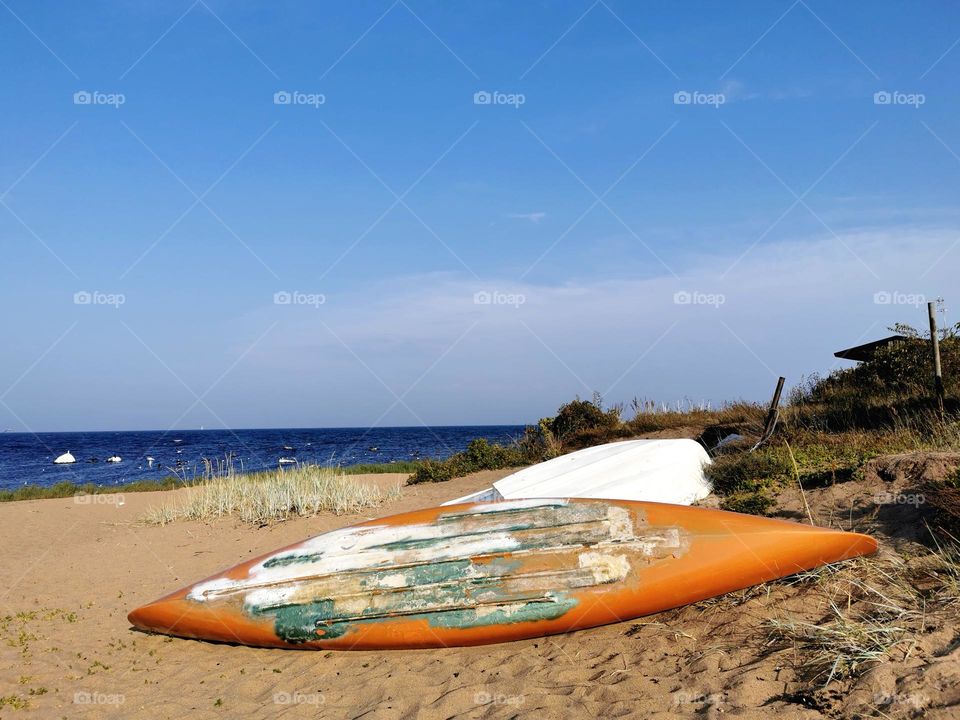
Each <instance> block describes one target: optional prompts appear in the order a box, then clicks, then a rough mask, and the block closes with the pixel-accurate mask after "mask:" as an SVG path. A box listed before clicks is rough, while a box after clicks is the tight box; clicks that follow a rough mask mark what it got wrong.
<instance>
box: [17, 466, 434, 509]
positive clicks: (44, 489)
mask: <svg viewBox="0 0 960 720" xmlns="http://www.w3.org/2000/svg"><path fill="white" fill-rule="evenodd" d="M421 464H422V461H402V460H401V461H396V462H389V463H379V464H370V463H368V464H365V465H348V466H346V467H342V468H341V467H336V468H330V470H333V471H336V472H339V473H342V474H344V475H375V474H381V473H405V474H408V475H409V474H412V473H414V472H416V471H417V469H418V468H419V467H420V466H421ZM310 467H314V466H310ZM288 472H289V471H288ZM209 474H210V473H209V471H208V472H207V473H206V474H205V475H202V476H200V477H199V478H197V479H194V480H187V479H184V478H181V477H179V476H176V475H169V476H167V477H165V478H162V479H160V480H136V481H134V482H130V483H126V484H124V485H95V484H93V483H74V482H69V481H64V482H58V483H56V484H55V485H46V486H45V485H24V486H23V487H19V488H17V489H15V490H0V502H15V501H17V500H48V499H51V498H65V497H73V496H75V495H103V494H110V493H135V492H157V491H159V490H176V489H177V488H182V487H188V486H191V485H195V484H198V483H201V482H206V481H207V480H208V479H209ZM270 474H271V473H269V472H267V473H263V472H252V473H250V475H251V476H258V477H259V476H266V475H270Z"/></svg>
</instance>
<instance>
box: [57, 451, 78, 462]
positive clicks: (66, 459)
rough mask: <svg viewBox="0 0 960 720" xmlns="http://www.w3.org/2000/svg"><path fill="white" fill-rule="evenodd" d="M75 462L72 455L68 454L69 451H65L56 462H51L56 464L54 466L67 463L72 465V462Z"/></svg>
mask: <svg viewBox="0 0 960 720" xmlns="http://www.w3.org/2000/svg"><path fill="white" fill-rule="evenodd" d="M76 461H77V459H76V458H75V457H74V456H73V455H71V454H70V451H69V450H67V451H66V452H65V453H64V454H63V455H61V456H60V457H58V458H57V459H56V460H54V461H53V462H54V464H56V465H65V464H67V463H74V462H76Z"/></svg>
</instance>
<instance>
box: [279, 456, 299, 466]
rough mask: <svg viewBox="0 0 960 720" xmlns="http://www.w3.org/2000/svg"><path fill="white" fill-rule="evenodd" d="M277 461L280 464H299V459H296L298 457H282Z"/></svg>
mask: <svg viewBox="0 0 960 720" xmlns="http://www.w3.org/2000/svg"><path fill="white" fill-rule="evenodd" d="M277 462H278V463H279V464H280V465H296V464H297V459H296V458H288V457H282V458H280V459H279V460H277Z"/></svg>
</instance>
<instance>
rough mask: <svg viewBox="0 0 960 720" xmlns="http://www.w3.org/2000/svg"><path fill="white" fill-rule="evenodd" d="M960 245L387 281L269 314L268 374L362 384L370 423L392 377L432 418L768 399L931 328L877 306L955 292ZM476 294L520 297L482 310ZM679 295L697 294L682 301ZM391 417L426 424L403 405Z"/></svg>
mask: <svg viewBox="0 0 960 720" xmlns="http://www.w3.org/2000/svg"><path fill="white" fill-rule="evenodd" d="M956 237H957V234H956V233H955V232H953V231H942V232H938V231H933V230H928V231H921V230H915V229H902V230H896V231H894V230H889V231H866V230H865V231H861V232H857V233H848V234H846V235H844V236H843V237H841V238H840V240H837V239H836V238H834V237H832V236H831V237H826V238H819V239H815V240H811V241H804V242H792V243H780V244H776V245H760V246H758V247H756V248H754V249H753V250H752V251H750V252H749V253H748V254H747V255H746V256H744V257H743V258H742V259H741V260H740V261H739V262H738V263H737V264H736V265H734V266H733V269H732V270H731V271H730V272H729V274H726V273H725V271H726V270H727V269H728V268H730V267H731V265H732V264H733V261H734V259H735V258H736V256H737V255H738V254H739V253H740V252H742V248H736V249H734V248H718V249H717V250H716V251H715V252H712V253H710V254H704V255H701V256H700V257H699V259H698V260H697V261H696V262H695V263H694V264H692V265H691V266H690V267H689V268H688V269H687V270H685V271H683V272H681V273H680V277H679V278H673V277H669V276H668V277H654V278H650V279H638V280H615V281H614V280H602V279H581V280H577V281H573V280H571V281H570V282H569V283H566V284H560V285H537V284H532V283H522V282H517V281H515V280H510V279H509V278H490V279H484V280H482V281H476V280H474V279H471V278H465V277H462V276H459V275H456V274H432V275H425V276H417V277H406V278H398V279H392V280H385V281H378V282H375V283H372V284H371V285H369V286H368V287H366V288H364V289H363V290H362V291H357V292H353V293H350V294H348V295H344V296H340V297H337V296H335V295H331V296H330V297H329V299H328V302H327V304H326V305H324V306H323V307H321V308H319V309H317V308H302V309H293V310H292V311H291V309H290V308H286V307H280V308H270V309H269V310H265V311H263V312H265V313H267V314H269V315H270V316H271V319H276V320H278V321H279V322H280V326H278V331H277V332H276V334H275V335H274V337H278V338H282V339H281V340H279V341H278V342H276V343H274V344H273V345H272V346H271V347H270V348H269V349H267V348H262V349H260V350H259V351H258V354H259V358H258V363H262V364H265V365H267V366H272V367H273V369H275V370H276V371H277V372H283V373H284V376H285V377H286V376H289V377H291V378H296V377H303V376H304V374H306V373H312V377H311V384H312V385H315V386H316V387H317V388H318V389H319V388H323V392H321V393H320V396H321V397H324V396H329V397H338V396H340V395H344V394H346V395H349V394H351V393H353V394H356V393H357V391H356V388H358V387H363V388H364V392H369V393H372V395H371V396H370V398H368V400H369V402H368V404H366V405H362V406H355V407H354V408H353V410H354V411H356V412H359V413H360V415H359V416H357V417H355V418H352V419H351V421H352V422H356V423H359V424H363V423H369V422H373V421H374V420H376V419H377V418H376V417H367V416H366V415H365V414H363V413H368V412H375V413H376V414H379V412H380V410H374V408H379V407H380V406H383V409H385V408H386V407H387V406H389V404H390V403H391V402H393V400H394V398H393V397H392V395H391V393H390V392H389V391H387V390H386V389H385V388H383V386H382V384H381V381H382V383H385V384H386V385H388V386H389V387H390V388H391V389H392V390H393V391H394V392H396V393H398V394H401V393H403V392H404V391H405V390H407V388H408V387H410V386H411V385H413V384H414V383H415V388H414V390H413V391H411V392H410V395H409V396H408V397H406V398H405V402H408V403H410V404H411V407H414V408H415V409H416V410H415V411H416V413H417V415H418V416H419V417H422V418H423V419H425V420H426V421H427V422H452V423H465V422H497V421H507V420H512V419H523V420H532V419H535V417H534V416H536V415H537V414H538V413H539V414H545V413H548V412H551V411H552V410H553V409H555V406H556V404H558V403H559V402H561V401H563V400H565V399H568V398H570V397H572V396H573V395H574V394H576V393H579V394H581V395H587V394H589V392H591V391H592V390H598V391H600V392H606V391H607V390H608V389H609V388H611V387H613V390H612V392H610V393H609V398H608V399H609V400H611V401H613V400H623V399H629V398H630V397H632V396H633V395H639V396H646V397H651V398H654V399H658V400H667V401H670V400H676V399H680V398H683V397H689V398H691V399H693V400H697V401H699V400H710V401H713V402H720V401H722V400H729V399H736V398H739V397H747V398H751V399H761V398H763V397H765V396H766V395H767V393H768V392H769V390H770V388H771V387H772V382H773V376H775V375H777V374H783V375H785V376H787V377H788V379H789V380H790V381H791V382H793V381H796V380H799V378H800V375H801V374H807V373H810V372H812V371H817V370H820V371H824V370H828V369H829V368H830V367H831V366H832V365H834V364H835V363H834V358H833V357H832V353H833V351H835V350H837V349H839V348H841V347H847V346H849V345H852V344H855V343H857V342H863V341H866V340H869V339H871V338H875V337H880V336H882V335H883V334H884V332H885V328H886V326H888V325H890V324H892V323H894V322H897V321H906V322H912V323H914V324H917V325H921V324H922V323H923V321H924V317H925V315H924V309H923V308H922V307H916V306H910V305H890V304H882V303H879V304H878V303H876V302H875V300H874V298H875V295H876V294H877V293H878V292H887V293H901V294H903V295H914V296H916V295H924V296H929V297H930V298H931V299H932V298H933V297H936V296H937V295H938V294H943V293H944V292H945V291H946V290H947V289H948V288H951V287H953V286H954V283H953V279H952V276H953V275H954V273H953V271H952V269H953V268H955V267H956V264H955V258H956V257H957V256H958V255H960V247H958V248H955V249H954V250H953V252H952V254H950V253H948V254H947V255H946V256H945V257H944V258H943V259H942V260H941V261H940V263H939V264H938V265H934V263H935V261H936V259H937V258H938V257H939V256H940V255H941V254H942V253H944V252H945V251H947V250H948V249H949V247H950V245H951V243H953V242H954V240H955V238H956ZM951 260H953V261H954V262H952V263H951ZM868 268H869V269H868ZM871 270H872V272H871ZM873 273H875V274H876V276H875V275H874V274H873ZM478 292H485V293H488V294H491V297H493V296H495V294H496V293H499V294H500V297H504V298H508V297H510V296H513V297H514V298H516V297H518V296H522V297H523V299H524V301H523V302H522V303H517V302H514V303H512V304H511V303H509V302H502V303H497V302H494V301H491V302H490V303H486V304H477V303H476V302H475V294H476V293H478ZM678 293H686V295H681V296H679V302H678V296H677V294H678ZM721 299H722V300H721ZM948 319H949V318H948ZM262 320H263V319H258V321H261V322H262ZM328 328H329V330H328ZM334 333H335V335H336V337H334ZM338 338H339V339H338ZM341 341H342V344H341ZM344 344H345V345H346V346H347V347H348V348H349V350H346V349H345V348H344ZM358 358H360V359H362V361H363V362H362V363H361V362H360V360H358ZM365 365H366V367H365ZM317 373H320V375H317ZM345 388H353V390H345ZM397 413H399V414H397ZM337 417H340V416H337ZM389 418H392V422H395V423H402V422H416V420H413V419H411V417H410V416H409V415H408V414H406V411H403V410H402V408H398V409H396V410H395V412H394V413H393V414H392V415H389V416H388V419H387V420H386V421H385V422H390V421H391V420H390V419H389ZM340 422H344V420H343V419H341V420H340Z"/></svg>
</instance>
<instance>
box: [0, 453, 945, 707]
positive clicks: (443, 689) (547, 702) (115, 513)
mask: <svg viewBox="0 0 960 720" xmlns="http://www.w3.org/2000/svg"><path fill="white" fill-rule="evenodd" d="M505 473H506V471H498V472H486V473H480V474H477V475H473V476H470V477H467V478H461V479H457V480H453V481H450V482H446V483H438V484H427V485H416V486H408V487H404V488H403V491H402V495H401V497H399V498H398V499H396V500H393V501H391V502H389V503H388V504H386V505H384V506H383V507H381V508H377V509H376V510H375V511H373V512H370V513H368V514H366V515H364V516H356V515H353V516H351V515H342V516H335V515H332V514H322V515H318V516H316V517H312V518H300V519H295V520H290V521H286V522H281V523H277V524H274V525H270V526H264V527H257V526H255V525H248V524H244V523H241V522H239V521H236V520H233V519H224V520H219V521H215V522H210V523H201V522H190V521H183V522H175V523H172V524H169V525H165V526H152V525H145V524H143V523H141V522H139V521H138V518H139V517H140V516H141V515H142V514H143V513H144V512H145V511H146V510H147V509H148V508H149V507H152V506H155V505H157V504H158V503H164V502H169V501H170V500H171V499H172V497H173V496H174V494H175V493H182V492H185V491H183V490H178V491H170V492H166V493H132V494H128V495H102V496H97V497H94V498H89V497H88V498H81V499H74V498H66V499H53V500H37V501H27V502H11V503H5V504H3V505H0V527H2V528H3V531H2V535H3V545H4V549H5V552H6V558H5V561H4V563H3V564H2V568H0V585H2V587H3V594H2V596H0V598H2V609H0V617H3V622H2V631H3V642H2V643H0V658H2V660H0V685H2V687H3V693H2V695H3V696H4V698H5V702H6V704H5V706H3V707H0V718H11V717H38V718H47V717H50V718H61V717H66V718H74V717H79V718H85V717H91V718H92V717H97V718H101V717H142V718H179V717H199V718H217V717H258V718H259V717H267V718H272V717H308V716H309V717H330V718H361V717H364V718H413V717H425V718H473V717H491V718H500V717H515V716H524V717H664V718H666V717H675V716H678V715H687V716H697V717H719V716H720V715H724V716H729V715H732V716H735V717H744V718H753V717H756V718H762V717H770V716H771V715H773V714H776V715H777V716H778V717H783V718H819V717H849V716H852V715H853V714H855V713H856V712H858V711H868V710H870V709H871V708H873V709H876V708H878V707H882V708H883V712H884V713H885V715H883V716H887V717H909V716H910V715H911V714H913V713H914V712H915V711H916V707H914V706H917V704H918V703H919V702H920V700H921V699H922V700H923V701H924V702H925V703H926V707H927V708H928V715H927V716H928V717H941V718H947V717H956V715H954V714H953V713H954V712H955V711H956V704H957V703H958V702H960V683H958V681H957V680H956V677H957V670H958V658H957V655H958V651H957V647H956V641H955V639H954V638H952V634H951V633H952V632H953V630H952V629H951V627H950V625H949V624H943V625H940V626H939V629H935V630H934V631H933V632H932V633H930V634H929V635H928V636H926V638H925V639H924V641H923V643H921V644H920V645H917V646H916V647H914V648H913V649H912V655H911V657H910V659H909V660H905V661H904V662H903V663H902V664H898V665H897V666H896V668H895V669H894V668H891V667H888V666H886V665H879V666H878V667H876V668H875V669H873V670H871V671H869V672H868V674H867V675H865V676H864V677H862V678H860V679H859V680H857V681H856V683H854V684H850V685H847V686H845V691H846V692H845V693H844V694H843V697H841V696H840V695H839V694H836V696H835V697H833V699H831V697H829V696H827V697H824V696H820V698H819V700H818V702H819V703H820V706H819V707H818V708H813V707H807V706H805V702H804V701H803V700H800V699H798V697H796V696H795V695H794V692H795V688H796V687H797V685H796V682H795V681H796V680H797V674H796V671H795V670H794V669H793V668H792V666H791V651H790V650H789V649H784V648H782V647H771V646H770V645H769V642H768V634H767V632H766V631H765V630H764V629H763V624H764V622H765V621H766V620H768V619H769V618H771V617H780V616H784V615H793V616H795V617H800V618H809V619H811V620H812V621H816V619H817V618H818V617H819V616H820V615H821V614H822V612H823V609H824V608H823V605H824V601H823V600H822V598H821V599H815V598H816V597H818V596H814V595H811V594H810V588H808V587H804V586H802V585H794V584H790V583H787V582H781V583H771V584H768V585H766V586H762V587H760V588H753V589H747V590H744V591H741V592H738V593H733V594H731V595H727V596H724V597H723V598H720V599H716V600H712V601H706V602H703V603H698V604H697V605H693V606H689V607H686V608H680V609H677V610H673V611H669V612H666V613H661V614H659V615H655V616H651V617H646V618H641V619H638V620H637V621H635V622H626V623H620V624H616V625H610V626H607V627H602V628H597V629H593V630H587V631H582V632H578V633H572V634H568V635H560V636H555V637H550V638H543V639H536V640H530V641H523V642H515V643H508V644H501V645H493V646H486V647H477V648H452V649H445V650H422V651H404V652H306V651H305V652H298V651H284V650H261V649H253V648H248V647H237V646H229V645H217V644H211V643H204V642H197V641H191V640H181V639H173V638H169V637H164V636H159V635H148V634H144V633H141V632H137V631H134V630H132V629H131V628H130V626H129V624H128V623H127V620H126V614H127V612H128V611H129V610H130V609H131V608H133V607H136V606H138V605H140V604H142V603H144V602H146V601H149V600H152V599H154V598H156V597H158V596H160V595H162V594H165V593H166V592H169V591H171V590H173V589H176V588H179V587H182V586H183V585H185V584H187V583H191V582H194V581H197V580H199V579H201V578H203V577H205V576H207V575H209V574H212V573H214V572H216V571H218V570H221V569H223V568H225V567H227V566H229V565H232V564H234V563H237V562H239V561H241V560H243V559H246V558H248V557H250V556H252V555H256V554H260V553H263V552H266V551H269V550H271V549H275V548H277V547H280V546H282V545H285V544H288V543H291V542H294V541H297V540H300V539H302V538H304V537H307V536H310V535H314V534H317V533H320V532H323V531H326V530H330V529H333V528H336V527H341V526H344V525H347V524H350V523H353V522H357V521H359V520H362V519H366V518H367V517H376V516H379V515H383V514H389V513H395V512H402V511H407V510H412V509H415V508H419V507H426V506H430V505H436V504H438V503H440V502H442V501H444V500H447V499H450V498H452V497H456V496H458V495H460V494H464V493H467V492H469V491H471V490H476V489H480V488H482V487H485V486H487V485H488V484H489V483H490V482H491V480H493V479H496V478H498V477H500V476H502V475H503V474H505ZM404 477H405V476H403V475H378V476H359V478H360V479H361V480H363V481H364V482H371V483H376V484H378V485H381V486H383V487H389V486H391V485H393V484H396V483H398V482H401V481H402V480H403V479H404ZM878 482H879V481H878ZM881 484H882V483H881ZM873 490H875V488H872V487H866V486H864V487H860V488H859V491H860V493H861V494H863V495H864V496H865V497H868V496H869V494H870V492H872V491H873ZM855 491H856V488H855V487H854V486H853V485H851V484H847V486H846V487H845V489H844V490H843V494H838V492H837V491H836V490H834V489H831V488H826V489H822V490H818V491H814V492H813V493H811V494H810V501H811V503H812V508H813V511H814V512H815V513H820V514H821V515H822V516H823V518H824V519H825V520H827V518H828V516H829V515H832V514H833V513H834V511H836V510H838V509H839V508H841V507H845V506H847V505H849V504H851V503H852V502H853V501H852V500H851V497H850V493H851V492H855ZM834 506H835V507H834ZM831 508H833V509H831ZM780 511H781V514H784V515H792V514H795V513H796V512H797V506H796V505H795V504H794V505H791V503H790V502H789V501H788V500H785V501H784V503H783V504H782V507H781V508H780ZM827 522H829V520H827ZM874 530H875V531H877V532H879V529H878V528H874ZM884 552H887V551H886V550H885V551H884ZM929 622H930V623H932V624H934V625H933V627H936V625H935V623H937V622H939V621H937V620H936V619H935V618H930V620H929ZM951 643H952V645H951ZM951 648H952V650H951ZM944 649H945V650H944ZM938 651H941V652H940V655H939V656H938V655H937V653H938ZM807 702H809V701H807ZM870 714H873V713H870Z"/></svg>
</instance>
